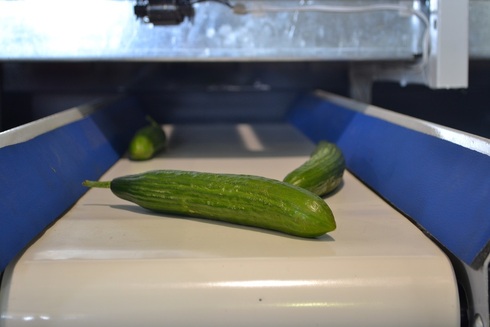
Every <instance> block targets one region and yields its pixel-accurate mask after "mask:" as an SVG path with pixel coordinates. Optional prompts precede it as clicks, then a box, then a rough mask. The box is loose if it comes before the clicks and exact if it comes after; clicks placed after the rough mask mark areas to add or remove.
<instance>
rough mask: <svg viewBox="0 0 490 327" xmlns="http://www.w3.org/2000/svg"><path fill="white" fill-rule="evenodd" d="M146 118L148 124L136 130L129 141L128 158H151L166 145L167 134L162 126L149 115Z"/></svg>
mask: <svg viewBox="0 0 490 327" xmlns="http://www.w3.org/2000/svg"><path fill="white" fill-rule="evenodd" d="M146 118H147V119H148V121H149V122H150V125H148V126H145V127H143V128H141V129H139V130H138V131H136V133H135V134H134V136H133V138H132V139H131V142H130V143H129V158H130V159H131V160H148V159H151V158H153V157H154V156H155V155H156V154H157V153H159V152H160V151H163V150H164V149H165V147H166V146H167V136H166V135H165V132H164V131H163V129H162V127H161V126H160V125H159V124H158V123H157V122H156V121H154V120H153V119H152V118H151V117H146Z"/></svg>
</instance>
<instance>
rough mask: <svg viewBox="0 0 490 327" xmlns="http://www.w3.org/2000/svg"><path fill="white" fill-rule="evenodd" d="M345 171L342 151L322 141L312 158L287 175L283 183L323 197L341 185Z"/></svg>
mask: <svg viewBox="0 0 490 327" xmlns="http://www.w3.org/2000/svg"><path fill="white" fill-rule="evenodd" d="M344 170H345V159H344V155H343V154H342V151H341V149H340V148H339V147H337V146H336V145H335V144H334V143H330V142H327V141H320V142H319V143H318V144H317V146H316V148H315V150H314V151H313V153H312V154H311V156H310V158H309V159H308V160H307V161H306V162H305V163H303V164H302V165H301V166H299V167H298V168H296V169H295V170H293V171H292V172H290V173H289V174H287V175H286V177H285V178H284V179H283V181H284V182H286V183H290V184H293V185H296V186H299V187H302V188H304V189H306V190H308V191H310V192H313V193H315V194H316V195H318V196H323V195H326V194H328V193H330V192H332V191H333V190H335V189H336V188H337V187H338V186H339V185H340V183H341V182H342V177H343V175H344Z"/></svg>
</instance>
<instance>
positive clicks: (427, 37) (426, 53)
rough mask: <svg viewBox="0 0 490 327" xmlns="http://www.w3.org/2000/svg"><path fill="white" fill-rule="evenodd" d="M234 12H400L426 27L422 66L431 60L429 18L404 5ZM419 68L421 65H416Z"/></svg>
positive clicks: (242, 10) (241, 10) (240, 8)
mask: <svg viewBox="0 0 490 327" xmlns="http://www.w3.org/2000/svg"><path fill="white" fill-rule="evenodd" d="M231 8H232V9H233V12H234V13H235V14H238V15H245V14H254V13H255V14H263V13H277V12H292V11H318V12H330V13H362V12H370V11H387V10H388V11H399V12H402V13H407V14H411V15H414V16H416V17H417V18H418V19H419V20H420V21H422V23H423V24H424V25H425V31H424V35H423V37H422V58H421V60H420V63H419V64H420V66H422V67H423V66H425V65H426V64H427V62H428V60H429V51H430V22H429V19H428V18H427V16H426V15H425V14H424V13H423V12H422V11H420V10H417V9H413V8H411V7H408V6H404V5H396V4H373V5H365V6H335V5H333V6H329V5H306V6H292V7H275V6H261V7H260V8H257V9H248V8H247V7H246V6H245V5H243V4H236V5H234V6H231ZM416 66H419V65H416Z"/></svg>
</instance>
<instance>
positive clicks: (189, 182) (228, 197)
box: [83, 170, 336, 238]
mask: <svg viewBox="0 0 490 327" xmlns="http://www.w3.org/2000/svg"><path fill="white" fill-rule="evenodd" d="M83 185H85V186H88V187H102V188H110V189H111V191H112V192H113V193H114V194H115V195H116V196H118V197H120V198H122V199H124V200H127V201H130V202H133V203H136V204H138V205H139V206H141V207H143V208H146V209H149V210H152V211H155V212H162V213H172V214H178V215H184V216H191V217H199V218H207V219H214V220H220V221H224V222H229V223H234V224H240V225H246V226H252V227H259V228H264V229H270V230H275V231H279V232H283V233H286V234H290V235H294V236H300V237H309V238H313V237H317V236H320V235H323V234H325V233H327V232H330V231H332V230H334V229H335V228H336V223H335V219H334V216H333V213H332V211H331V209H330V207H329V206H328V205H327V204H326V203H325V201H324V200H323V199H322V198H320V197H319V196H317V195H315V194H313V193H311V192H309V191H307V190H304V189H302V188H300V187H296V186H294V185H291V184H288V183H284V182H282V181H278V180H274V179H269V178H265V177H260V176H253V175H237V174H216V173H205V172H196V171H182V170H154V171H148V172H144V173H140V174H136V175H128V176H122V177H118V178H115V179H113V180H112V181H101V182H98V181H85V182H83Z"/></svg>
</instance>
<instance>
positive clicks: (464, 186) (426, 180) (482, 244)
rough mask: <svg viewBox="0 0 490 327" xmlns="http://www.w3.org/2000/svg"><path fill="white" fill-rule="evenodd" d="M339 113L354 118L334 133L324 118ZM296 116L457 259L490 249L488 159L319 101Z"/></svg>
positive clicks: (469, 259)
mask: <svg viewBox="0 0 490 327" xmlns="http://www.w3.org/2000/svg"><path fill="white" fill-rule="evenodd" d="M307 106H312V107H311V108H306V107H307ZM346 112H348V113H346ZM336 115H339V117H346V116H351V117H350V120H349V122H348V124H344V125H343V126H342V128H343V130H342V131H341V132H336V133H335V134H336V135H334V136H332V133H331V131H332V130H337V129H338V126H331V124H336V122H335V120H333V119H332V120H325V117H331V116H336ZM291 119H292V122H293V124H295V125H296V126H298V128H300V129H301V130H302V131H303V132H304V133H305V134H306V135H307V136H309V137H310V138H311V139H312V140H313V141H318V140H320V139H327V140H330V141H333V142H336V143H337V144H338V146H339V147H340V148H341V149H342V151H343V152H344V155H345V157H346V162H347V167H348V169H349V170H350V171H351V172H352V173H354V174H355V175H356V176H358V177H359V178H360V179H361V180H362V181H363V182H365V183H366V184H367V185H369V186H370V187H371V188H372V189H374V190H375V191H376V192H378V193H379V194H380V195H381V196H383V197H384V198H385V199H386V200H387V201H388V202H390V203H392V204H393V205H394V206H395V207H397V208H398V209H399V210H400V211H402V212H403V213H405V214H406V215H408V216H409V217H411V218H412V219H413V220H415V221H416V222H417V223H418V224H419V225H420V226H421V227H422V228H424V229H425V230H426V231H427V232H429V233H430V234H431V235H432V236H433V237H434V238H435V239H437V240H438V242H440V243H441V244H442V245H443V246H444V247H446V248H447V249H448V250H449V251H451V252H452V253H453V254H454V255H456V256H457V257H458V258H459V259H460V260H462V261H464V262H466V263H467V264H469V265H472V266H474V267H478V266H479V265H480V264H481V260H482V259H483V258H484V256H485V255H486V251H487V250H488V247H489V245H490V178H489V177H488V176H489V173H490V157H489V156H487V155H484V154H482V153H479V152H476V151H473V150H470V149H467V148H464V147H462V146H459V145H457V144H454V143H451V142H447V141H445V140H441V139H439V138H436V137H434V136H430V135H426V134H423V133H420V132H417V131H414V130H410V129H407V128H404V127H400V126H398V125H395V124H392V123H389V122H386V121H384V120H381V119H378V118H374V117H371V116H367V115H364V114H362V113H360V112H355V111H352V110H350V109H345V108H342V107H339V106H338V105H334V104H331V103H329V102H327V101H325V100H321V99H318V98H314V99H313V100H312V99H311V98H310V99H307V100H305V101H304V102H301V103H300V104H299V105H298V106H296V108H295V110H294V111H293V112H292V113H291Z"/></svg>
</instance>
